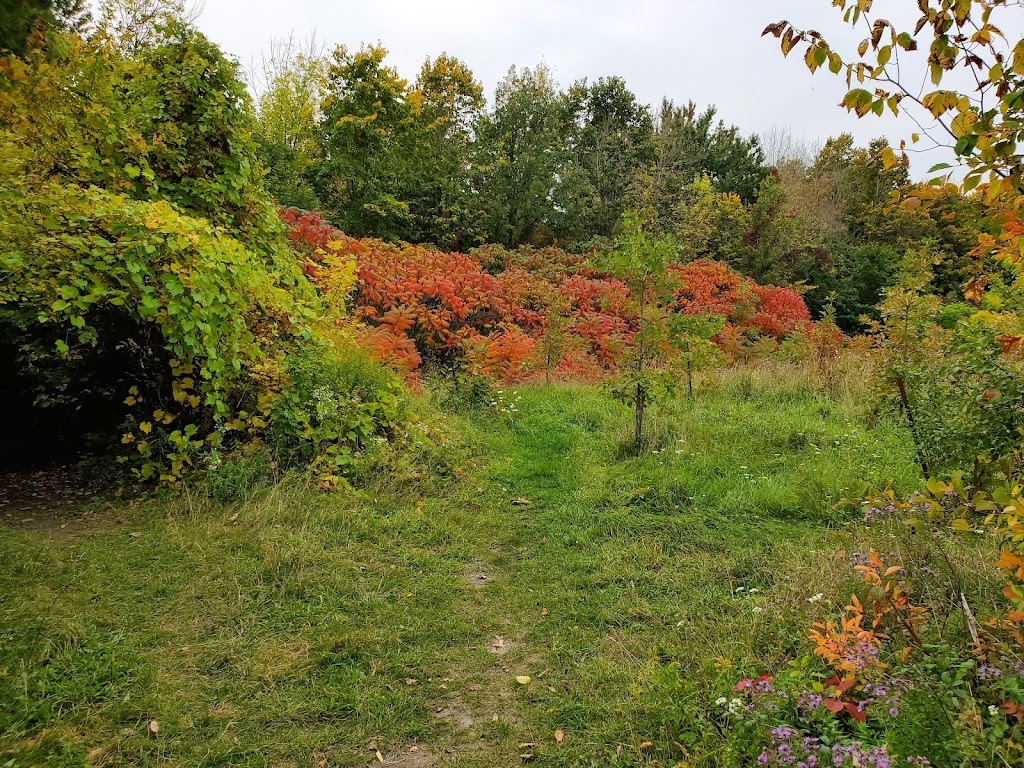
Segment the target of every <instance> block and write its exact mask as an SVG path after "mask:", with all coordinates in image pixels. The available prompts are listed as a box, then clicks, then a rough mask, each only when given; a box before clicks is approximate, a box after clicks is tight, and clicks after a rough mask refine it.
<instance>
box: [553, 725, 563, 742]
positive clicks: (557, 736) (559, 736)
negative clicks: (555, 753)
mask: <svg viewBox="0 0 1024 768" xmlns="http://www.w3.org/2000/svg"><path fill="white" fill-rule="evenodd" d="M563 741H565V731H563V730H562V729H561V728H559V729H558V730H557V731H555V743H556V744H561V743H562V742H563Z"/></svg>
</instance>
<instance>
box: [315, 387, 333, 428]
mask: <svg viewBox="0 0 1024 768" xmlns="http://www.w3.org/2000/svg"><path fill="white" fill-rule="evenodd" d="M313 405H314V406H315V407H316V415H317V417H318V418H319V419H320V421H321V422H324V421H328V420H329V419H331V418H332V417H334V416H336V415H337V414H338V396H337V395H336V394H335V393H334V392H332V391H331V390H330V389H329V388H328V387H316V388H315V389H314V390H313Z"/></svg>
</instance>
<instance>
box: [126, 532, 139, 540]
mask: <svg viewBox="0 0 1024 768" xmlns="http://www.w3.org/2000/svg"><path fill="white" fill-rule="evenodd" d="M128 535H129V536H130V537H131V538H133V539H137V538H139V536H141V535H142V534H141V533H139V532H138V531H132V532H131V533H129V534H128Z"/></svg>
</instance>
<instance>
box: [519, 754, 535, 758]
mask: <svg viewBox="0 0 1024 768" xmlns="http://www.w3.org/2000/svg"><path fill="white" fill-rule="evenodd" d="M519 759H520V760H533V755H532V754H530V753H526V754H523V755H520V756H519Z"/></svg>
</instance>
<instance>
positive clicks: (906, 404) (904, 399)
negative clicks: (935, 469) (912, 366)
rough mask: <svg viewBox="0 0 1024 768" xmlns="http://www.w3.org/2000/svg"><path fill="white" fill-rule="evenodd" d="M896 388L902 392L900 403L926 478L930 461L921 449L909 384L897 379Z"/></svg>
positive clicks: (900, 378)
mask: <svg viewBox="0 0 1024 768" xmlns="http://www.w3.org/2000/svg"><path fill="white" fill-rule="evenodd" d="M896 388H897V389H898V390H899V392H900V402H901V403H902V405H903V410H904V411H905V412H906V414H907V423H908V424H909V425H910V436H911V438H912V439H913V441H914V451H915V452H916V453H917V463H918V465H919V466H920V467H921V472H923V473H924V476H925V478H926V479H927V478H928V476H929V473H928V461H927V460H926V459H925V457H924V450H922V448H921V438H919V437H918V435H917V422H915V421H914V409H913V408H911V407H910V398H909V397H908V396H907V384H906V382H905V381H904V380H903V377H902V376H897V377H896Z"/></svg>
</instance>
